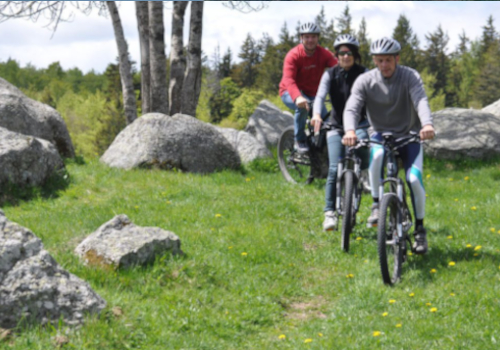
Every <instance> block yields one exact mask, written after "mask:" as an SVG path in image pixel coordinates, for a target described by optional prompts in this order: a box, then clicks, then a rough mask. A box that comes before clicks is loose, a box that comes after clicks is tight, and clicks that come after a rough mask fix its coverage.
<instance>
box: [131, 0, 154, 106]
mask: <svg viewBox="0 0 500 350" xmlns="http://www.w3.org/2000/svg"><path fill="white" fill-rule="evenodd" d="M135 9H136V16H137V29H138V31H139V44H140V48H141V104H142V114H146V113H149V112H151V104H152V99H151V68H150V67H151V65H150V64H149V14H148V2H147V1H136V2H135Z"/></svg>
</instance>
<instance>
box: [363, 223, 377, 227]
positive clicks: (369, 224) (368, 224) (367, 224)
mask: <svg viewBox="0 0 500 350" xmlns="http://www.w3.org/2000/svg"><path fill="white" fill-rule="evenodd" d="M377 226H378V224H376V223H375V224H371V223H369V222H367V223H366V227H368V228H372V227H377Z"/></svg>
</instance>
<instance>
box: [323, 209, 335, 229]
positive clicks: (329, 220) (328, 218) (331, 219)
mask: <svg viewBox="0 0 500 350" xmlns="http://www.w3.org/2000/svg"><path fill="white" fill-rule="evenodd" d="M337 223H338V218H337V213H336V212H334V211H333V210H329V211H325V221H323V231H337Z"/></svg>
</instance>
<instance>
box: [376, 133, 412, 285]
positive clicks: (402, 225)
mask: <svg viewBox="0 0 500 350" xmlns="http://www.w3.org/2000/svg"><path fill="white" fill-rule="evenodd" d="M382 137H383V141H382V142H378V141H374V140H370V143H375V144H379V145H381V146H382V147H384V152H385V169H386V172H387V175H386V177H385V179H384V180H382V183H381V184H380V190H379V193H380V197H379V198H381V201H380V209H379V218H378V232H377V250H378V257H379V262H380V271H381V273H382V280H383V281H384V283H385V284H388V285H392V284H394V283H397V282H398V281H399V280H400V278H401V272H402V267H403V263H404V262H405V261H406V260H407V251H408V249H407V247H408V244H409V245H410V249H411V247H412V241H411V238H410V235H409V234H408V232H409V231H410V229H411V227H412V226H413V221H412V216H411V213H410V209H409V207H408V203H407V201H406V189H405V184H404V181H403V180H402V179H401V178H399V177H398V170H399V169H398V162H397V156H398V149H400V148H402V147H404V146H406V145H407V144H409V143H413V142H420V137H419V136H418V135H413V134H412V135H410V136H406V137H403V138H399V139H395V138H394V137H393V135H392V134H390V133H384V134H382ZM386 186H387V187H388V188H389V190H388V191H387V192H385V193H384V189H385V187H386Z"/></svg>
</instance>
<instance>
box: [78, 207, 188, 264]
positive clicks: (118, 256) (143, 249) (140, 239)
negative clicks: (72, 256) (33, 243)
mask: <svg viewBox="0 0 500 350" xmlns="http://www.w3.org/2000/svg"><path fill="white" fill-rule="evenodd" d="M75 252H76V254H77V255H78V256H80V258H82V259H83V260H84V261H85V263H86V264H89V265H98V266H104V267H110V268H113V269H115V268H127V267H131V266H135V265H145V264H148V263H151V262H154V260H155V258H156V257H157V256H161V255H163V254H165V253H167V252H171V253H172V254H173V255H177V254H182V251H181V241H180V240H179V237H177V236H176V235H175V234H174V233H172V232H170V231H165V230H163V229H161V228H158V227H140V226H136V225H134V224H133V223H132V222H131V221H130V219H129V218H128V217H127V216H126V215H123V214H122V215H117V216H115V217H114V218H113V219H111V220H110V221H108V222H106V223H105V224H103V225H102V226H101V227H99V228H98V229H97V231H95V232H94V233H92V234H91V235H90V236H88V237H87V238H86V239H85V240H83V241H82V243H80V244H79V245H78V246H77V247H76V249H75Z"/></svg>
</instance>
